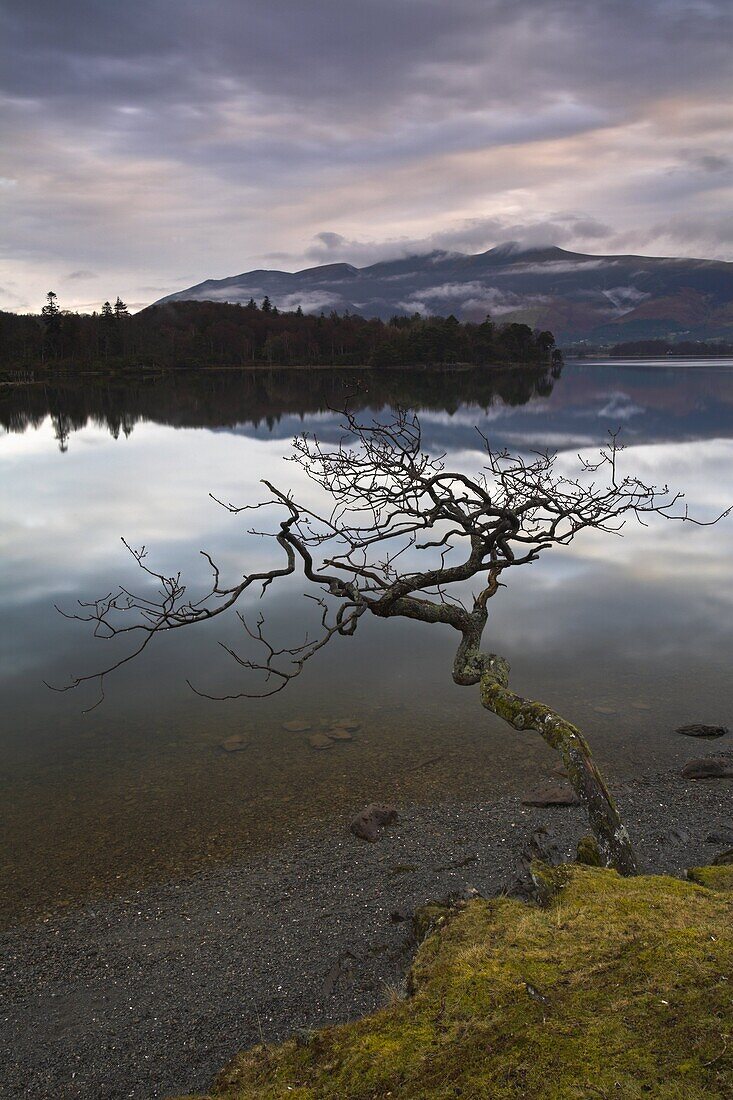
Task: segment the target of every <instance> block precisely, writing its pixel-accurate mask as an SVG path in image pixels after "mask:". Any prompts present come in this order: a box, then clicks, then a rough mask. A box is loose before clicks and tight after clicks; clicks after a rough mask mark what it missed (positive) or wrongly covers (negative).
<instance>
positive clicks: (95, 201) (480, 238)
mask: <svg viewBox="0 0 733 1100" xmlns="http://www.w3.org/2000/svg"><path fill="white" fill-rule="evenodd" d="M732 47H733V3H731V0H604V2H603V3H600V2H598V0H451V2H450V3H447V2H446V0H359V2H358V3H357V2H356V0H354V2H352V0H308V2H307V3H306V2H304V0H268V2H266V3H263V2H261V0H258V2H257V3H255V2H253V0H206V2H204V0H128V3H127V4H125V5H119V4H113V3H111V2H110V0H64V2H63V3H59V2H58V0H54V2H51V0H0V54H2V56H1V57H0V113H1V114H2V141H1V142H0V218H1V219H2V233H1V234H0V309H12V310H25V309H37V308H39V306H40V305H41V304H42V298H43V295H44V294H45V292H46V290H48V289H49V288H53V289H55V290H56V291H57V292H58V294H59V297H60V300H61V304H62V305H64V306H67V307H74V308H94V307H96V306H98V304H99V303H100V302H101V301H102V300H103V299H104V298H107V297H113V296H114V295H116V294H118V293H119V294H121V295H122V296H123V297H124V298H125V299H127V300H128V302H130V304H132V305H134V306H140V305H143V304H146V303H148V302H150V301H152V300H154V299H156V298H158V297H160V296H161V295H163V294H166V293H170V292H173V291H176V290H181V289H183V288H184V287H186V286H189V285H191V284H193V283H196V282H199V281H201V280H202V279H205V278H221V277H224V276H227V275H233V274H237V273H239V272H242V271H246V270H249V269H250V268H256V267H280V268H284V269H287V270H296V269H298V268H300V267H304V266H309V265H312V264H316V263H323V262H331V261H333V260H343V259H345V260H349V261H350V262H353V263H356V264H359V265H361V264H366V263H371V262H374V261H375V260H378V259H384V258H388V257H392V256H395V255H403V254H406V253H409V252H415V251H428V250H430V249H432V248H447V249H457V250H461V251H480V250H483V249H486V248H488V247H491V246H492V245H493V244H496V243H498V242H500V241H503V240H507V239H514V240H519V241H521V242H526V243H530V244H531V243H554V244H559V245H561V246H563V247H567V248H573V249H577V250H581V251H588V252H592V253H605V252H610V251H624V252H630V251H633V252H641V253H646V254H655V255H668V254H674V255H691V256H692V255H696V256H711V257H717V258H722V259H728V260H733V217H732V216H731V207H732V203H731V198H732V197H733V136H732V135H733V125H732V122H733V77H732V69H733V48H732Z"/></svg>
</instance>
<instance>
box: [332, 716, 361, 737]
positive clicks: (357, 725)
mask: <svg viewBox="0 0 733 1100" xmlns="http://www.w3.org/2000/svg"><path fill="white" fill-rule="evenodd" d="M331 726H332V727H333V728H334V729H341V730H346V731H347V732H348V733H356V731H357V730H360V729H361V722H359V721H358V720H357V719H356V718H337V719H336V721H335V722H331Z"/></svg>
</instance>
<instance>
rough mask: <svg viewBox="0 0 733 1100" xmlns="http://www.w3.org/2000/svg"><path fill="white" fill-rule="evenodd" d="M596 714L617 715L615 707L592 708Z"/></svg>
mask: <svg viewBox="0 0 733 1100" xmlns="http://www.w3.org/2000/svg"><path fill="white" fill-rule="evenodd" d="M593 710H594V711H595V712H596V714H608V715H611V714H618V711H617V710H616V707H593Z"/></svg>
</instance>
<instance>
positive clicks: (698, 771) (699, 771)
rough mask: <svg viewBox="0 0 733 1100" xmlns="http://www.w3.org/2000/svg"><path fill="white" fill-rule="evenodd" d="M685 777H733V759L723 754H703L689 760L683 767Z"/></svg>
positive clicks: (683, 776)
mask: <svg viewBox="0 0 733 1100" xmlns="http://www.w3.org/2000/svg"><path fill="white" fill-rule="evenodd" d="M682 778H683V779H733V761H731V760H728V759H727V758H726V757H723V756H703V757H700V758H699V759H697V760H688V762H687V763H686V764H685V766H684V768H683V769H682Z"/></svg>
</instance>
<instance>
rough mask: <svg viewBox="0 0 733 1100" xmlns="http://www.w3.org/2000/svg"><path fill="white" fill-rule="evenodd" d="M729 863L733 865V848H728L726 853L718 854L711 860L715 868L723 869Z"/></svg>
mask: <svg viewBox="0 0 733 1100" xmlns="http://www.w3.org/2000/svg"><path fill="white" fill-rule="evenodd" d="M729 863H733V848H729V849H728V850H727V852H719V853H718V855H717V856H716V857H715V859H714V860H713V864H714V866H716V867H723V866H725V865H727V864H729Z"/></svg>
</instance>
